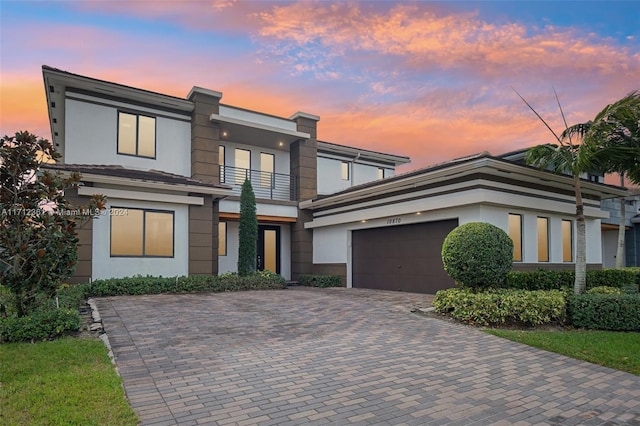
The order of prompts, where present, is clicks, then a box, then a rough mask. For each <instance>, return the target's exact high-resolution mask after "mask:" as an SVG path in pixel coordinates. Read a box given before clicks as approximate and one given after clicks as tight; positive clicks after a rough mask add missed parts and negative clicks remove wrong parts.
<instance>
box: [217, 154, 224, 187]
mask: <svg viewBox="0 0 640 426" xmlns="http://www.w3.org/2000/svg"><path fill="white" fill-rule="evenodd" d="M218 164H219V165H220V183H224V172H225V170H224V145H220V146H218Z"/></svg>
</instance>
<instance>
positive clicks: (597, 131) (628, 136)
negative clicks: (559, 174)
mask: <svg viewBox="0 0 640 426" xmlns="http://www.w3.org/2000/svg"><path fill="white" fill-rule="evenodd" d="M570 136H577V137H579V138H581V139H582V141H583V142H582V143H583V145H584V146H585V148H586V149H585V151H584V154H585V155H584V156H583V158H582V161H583V162H584V163H585V164H583V167H591V168H593V169H598V170H599V171H600V172H601V173H603V174H604V173H617V174H618V175H619V176H620V186H622V187H624V186H625V176H628V177H629V178H630V180H631V181H632V182H633V183H635V184H640V92H638V91H637V90H635V91H633V92H631V93H629V94H628V95H627V96H625V97H624V98H622V99H620V100H619V101H617V102H614V103H613V104H610V105H607V106H606V107H605V108H604V109H603V110H602V111H600V112H599V113H598V114H597V115H596V117H595V118H594V119H593V120H592V121H588V122H586V123H579V124H575V125H573V126H570V127H568V128H567V129H566V130H565V131H564V132H563V133H562V136H561V137H563V138H567V137H570ZM625 222H626V203H625V199H624V198H621V199H620V222H619V225H618V249H617V253H616V268H621V267H622V263H623V260H624V242H625V224H626V223H625Z"/></svg>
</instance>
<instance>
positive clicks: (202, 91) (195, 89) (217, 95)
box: [187, 86, 222, 100]
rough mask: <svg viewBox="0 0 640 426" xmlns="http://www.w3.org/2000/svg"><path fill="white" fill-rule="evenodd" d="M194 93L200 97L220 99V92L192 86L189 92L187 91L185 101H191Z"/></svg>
mask: <svg viewBox="0 0 640 426" xmlns="http://www.w3.org/2000/svg"><path fill="white" fill-rule="evenodd" d="M196 93H200V94H202V95H207V96H213V97H214V98H218V99H221V98H222V92H218V91H217V90H211V89H205V88H204V87H199V86H193V87H192V88H191V90H189V94H188V95H187V99H189V100H191V97H192V96H193V95H194V94H196Z"/></svg>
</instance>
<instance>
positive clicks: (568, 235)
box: [562, 220, 573, 262]
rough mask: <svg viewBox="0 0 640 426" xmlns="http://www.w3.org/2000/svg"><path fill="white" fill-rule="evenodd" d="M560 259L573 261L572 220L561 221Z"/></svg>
mask: <svg viewBox="0 0 640 426" xmlns="http://www.w3.org/2000/svg"><path fill="white" fill-rule="evenodd" d="M562 261H563V262H573V222H571V221H570V220H563V221H562Z"/></svg>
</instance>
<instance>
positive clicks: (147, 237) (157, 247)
mask: <svg viewBox="0 0 640 426" xmlns="http://www.w3.org/2000/svg"><path fill="white" fill-rule="evenodd" d="M110 217H111V257H173V222H174V214H173V212H170V211H158V210H144V209H131V208H121V207H112V208H111V212H110Z"/></svg>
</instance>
